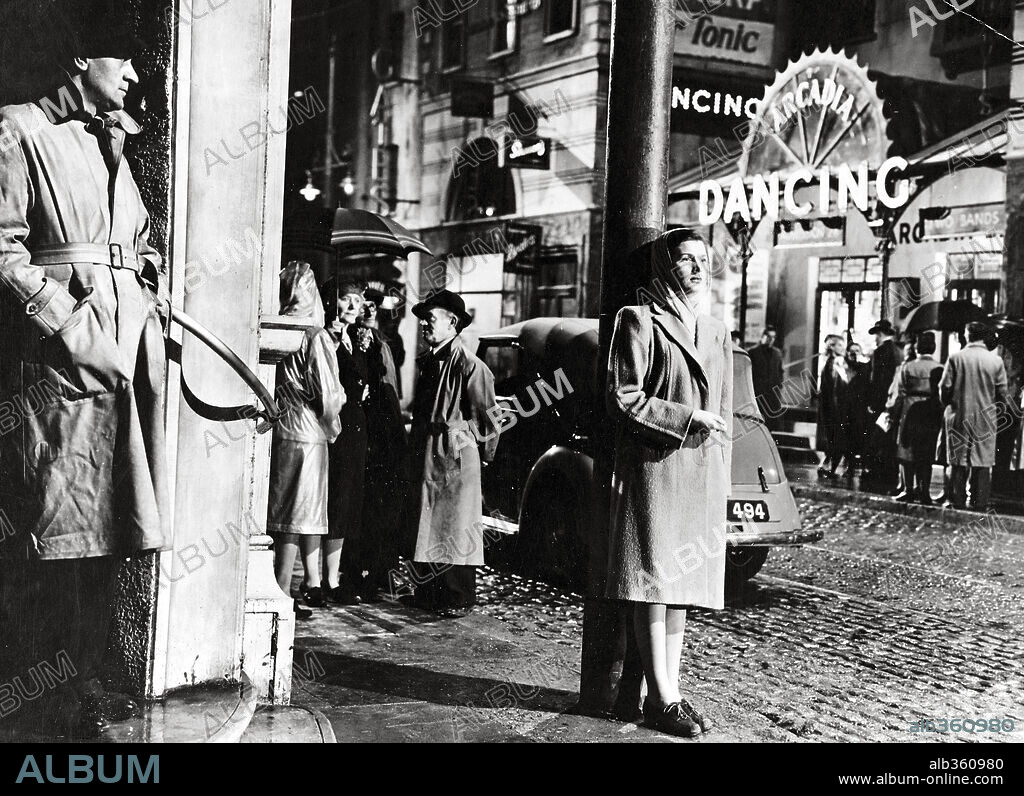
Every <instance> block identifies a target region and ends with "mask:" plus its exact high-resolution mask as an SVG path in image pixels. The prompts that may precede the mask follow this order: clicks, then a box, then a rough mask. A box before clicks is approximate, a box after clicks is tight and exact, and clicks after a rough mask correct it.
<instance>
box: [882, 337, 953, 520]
mask: <svg viewBox="0 0 1024 796" xmlns="http://www.w3.org/2000/svg"><path fill="white" fill-rule="evenodd" d="M909 348H911V345H907V346H906V347H904V353H905V357H906V358H905V359H904V360H903V364H902V365H900V368H899V371H898V372H897V377H896V382H897V383H896V396H895V398H894V399H893V400H892V405H891V407H892V408H891V411H892V412H893V416H894V419H895V420H896V421H897V424H898V425H897V437H896V458H897V459H898V461H899V463H900V473H901V476H902V481H903V489H902V490H901V491H900V492H899V493H898V494H897V495H896V500H898V501H900V502H901V503H911V502H913V501H917V502H919V503H924V504H930V503H931V502H932V498H931V492H930V487H931V480H932V459H933V458H934V456H935V444H936V441H937V440H938V436H939V426H940V425H941V423H942V418H941V404H938V393H937V392H935V390H934V389H933V387H934V386H937V384H938V381H939V379H940V378H941V374H942V366H941V365H940V364H939V363H938V362H936V361H935V357H934V356H933V354H934V353H935V335H934V334H932V333H931V332H927V333H925V334H922V335H920V336H918V338H917V341H916V346H915V350H914V351H913V352H911V351H908V349H909ZM936 374H937V375H936ZM937 409H938V416H936V414H937Z"/></svg>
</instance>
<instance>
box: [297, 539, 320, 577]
mask: <svg viewBox="0 0 1024 796" xmlns="http://www.w3.org/2000/svg"><path fill="white" fill-rule="evenodd" d="M300 546H301V548H302V569H303V572H304V574H305V577H304V578H303V581H302V582H303V584H304V585H305V586H306V588H309V589H314V588H316V587H317V586H319V585H320V537H319V536H310V535H307V536H303V537H302V539H301V541H300Z"/></svg>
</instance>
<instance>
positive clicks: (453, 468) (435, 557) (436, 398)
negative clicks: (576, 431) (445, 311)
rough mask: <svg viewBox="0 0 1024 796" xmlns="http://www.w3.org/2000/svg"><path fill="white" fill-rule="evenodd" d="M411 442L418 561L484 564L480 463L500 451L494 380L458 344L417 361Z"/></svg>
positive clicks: (458, 341)
mask: <svg viewBox="0 0 1024 796" xmlns="http://www.w3.org/2000/svg"><path fill="white" fill-rule="evenodd" d="M417 364H418V365H419V377H418V379H417V381H416V388H415V390H414V398H413V422H412V434H411V435H410V445H409V447H410V452H411V466H410V472H411V474H412V484H411V492H412V494H411V495H410V504H409V508H410V511H409V526H410V529H411V531H412V532H413V533H414V534H415V538H416V549H415V553H414V554H413V560H414V561H419V562H424V563H435V564H453V565H481V564H483V563H484V539H483V525H481V522H480V517H481V510H482V504H483V495H482V492H481V486H480V468H481V462H482V461H483V462H489V461H491V460H492V459H493V458H494V453H495V451H496V449H497V447H498V433H499V429H498V426H497V422H496V421H497V414H496V412H497V402H496V400H495V397H494V376H493V375H491V371H490V370H489V369H488V368H487V365H485V364H484V363H483V362H482V361H481V360H480V359H478V358H477V357H476V356H474V355H473V354H472V353H471V352H470V351H468V350H467V349H466V347H465V346H464V345H463V344H462V340H461V339H460V338H459V337H455V339H454V340H452V342H451V343H450V344H449V345H447V346H445V347H444V348H442V349H441V350H440V351H439V352H437V353H436V354H435V353H427V354H425V355H423V356H421V357H420V358H419V359H418V360H417Z"/></svg>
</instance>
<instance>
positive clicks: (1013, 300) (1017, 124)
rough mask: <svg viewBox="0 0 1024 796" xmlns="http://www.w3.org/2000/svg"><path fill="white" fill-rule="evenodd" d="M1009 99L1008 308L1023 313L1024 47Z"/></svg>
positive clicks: (1017, 18)
mask: <svg viewBox="0 0 1024 796" xmlns="http://www.w3.org/2000/svg"><path fill="white" fill-rule="evenodd" d="M1014 5H1015V10H1014V19H1013V38H1014V40H1015V41H1017V42H1024V3H1021V2H1017V3H1015V4H1014ZM1011 57H1012V59H1013V60H1012V65H1011V75H1010V103H1011V106H1012V107H1013V110H1012V112H1011V116H1010V120H1009V129H1008V145H1007V152H1006V246H1005V259H1004V266H1003V267H1004V272H1005V274H1006V312H1007V313H1008V314H1009V315H1010V316H1012V317H1015V318H1020V317H1022V316H1024V108H1022V107H1021V105H1020V104H1019V103H1021V102H1022V101H1024V50H1022V49H1021V48H1020V47H1019V46H1018V47H1016V48H1014V50H1013V53H1012V56H1011Z"/></svg>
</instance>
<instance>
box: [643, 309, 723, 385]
mask: <svg viewBox="0 0 1024 796" xmlns="http://www.w3.org/2000/svg"><path fill="white" fill-rule="evenodd" d="M649 306H650V308H651V319H652V320H653V322H654V323H656V324H658V326H660V327H661V328H662V330H663V331H664V332H665V334H667V335H668V337H669V338H670V339H671V340H672V342H674V343H675V344H676V345H678V346H679V347H680V348H682V349H683V351H684V352H685V353H686V355H687V356H688V357H689V358H690V360H691V361H692V363H693V364H694V365H695V366H696V368H697V372H698V373H699V377H698V378H700V379H703V380H704V381H705V382H707V374H706V373H705V372H704V362H705V361H706V357H702V356H701V351H702V350H703V352H704V353H705V354H707V352H708V350H709V349H710V348H712V347H713V345H714V341H713V340H711V339H709V338H711V337H712V336H713V331H712V329H711V328H710V327H709V326H708V325H707V324H706V323H702V317H703V316H701V315H699V314H698V315H697V316H696V321H695V323H696V336H697V342H696V343H694V341H693V340H692V339H691V338H690V334H689V331H688V330H687V328H686V325H685V324H684V323H683V322H682V321H681V320H680V319H679V318H677V317H676V316H675V314H674V313H671V312H667V311H666V310H665V309H664V308H663V307H662V306H661V305H660V304H658V302H651V304H650V305H649Z"/></svg>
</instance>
